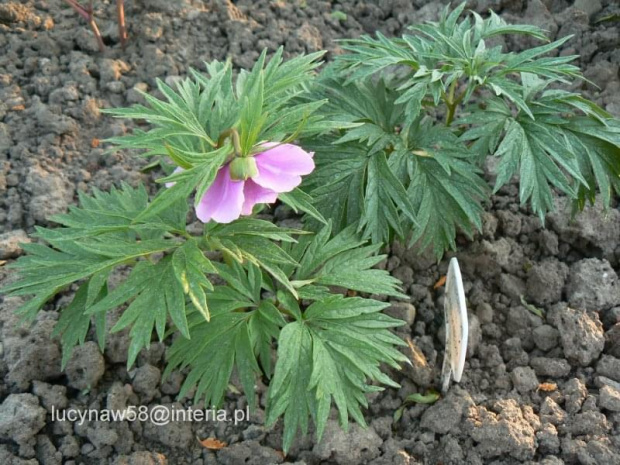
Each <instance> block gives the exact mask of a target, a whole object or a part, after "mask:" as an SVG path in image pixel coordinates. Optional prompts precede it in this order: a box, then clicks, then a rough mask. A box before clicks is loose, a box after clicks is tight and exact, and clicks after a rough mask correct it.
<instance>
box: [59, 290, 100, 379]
mask: <svg viewBox="0 0 620 465" xmlns="http://www.w3.org/2000/svg"><path fill="white" fill-rule="evenodd" d="M91 284H92V278H91V280H90V281H89V282H86V283H84V284H82V285H81V286H80V288H79V289H78V291H77V292H76V294H75V296H74V297H73V300H72V301H71V303H70V304H69V305H68V306H67V307H65V308H64V309H63V310H62V312H61V314H60V318H59V319H58V323H56V325H55V326H54V331H53V332H52V337H57V336H60V343H61V345H62V363H61V365H62V369H63V370H64V369H65V367H66V366H67V362H68V361H69V359H70V358H71V354H72V353H73V348H74V347H75V346H76V345H78V344H84V341H85V340H86V335H87V333H88V329H89V328H90V323H91V321H90V320H91V316H90V315H85V313H84V312H85V310H86V308H87V306H88V302H87V299H88V293H89V287H90V286H91ZM106 292H107V289H106V287H105V286H101V287H100V289H99V291H98V292H97V295H96V296H95V299H101V298H102V297H104V296H105V294H106Z"/></svg>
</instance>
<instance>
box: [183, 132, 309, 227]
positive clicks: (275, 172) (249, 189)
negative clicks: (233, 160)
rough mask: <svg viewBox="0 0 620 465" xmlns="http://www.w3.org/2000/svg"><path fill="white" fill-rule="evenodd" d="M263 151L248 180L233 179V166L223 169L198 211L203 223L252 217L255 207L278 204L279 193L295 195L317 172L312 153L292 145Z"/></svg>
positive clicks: (255, 157)
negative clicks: (302, 183)
mask: <svg viewBox="0 0 620 465" xmlns="http://www.w3.org/2000/svg"><path fill="white" fill-rule="evenodd" d="M263 147H265V148H267V150H265V151H264V152H261V153H258V154H256V155H254V157H253V158H254V161H255V162H256V168H257V173H255V174H253V175H252V176H251V177H248V178H247V179H245V180H234V179H232V177H231V173H230V163H228V164H226V165H224V166H223V167H222V168H220V170H219V171H218V173H217V175H216V176H215V180H214V181H213V184H211V186H209V189H207V191H206V192H205V194H204V195H203V197H202V199H200V203H199V204H198V206H197V207H196V216H197V217H198V219H199V220H200V221H202V222H203V223H207V222H209V221H210V220H213V221H216V222H218V223H230V222H231V221H233V220H236V219H237V218H239V217H240V216H241V215H249V214H251V213H252V209H253V208H254V205H256V204H258V203H273V202H275V201H276V199H277V198H278V194H279V193H282V192H290V191H292V190H293V189H295V188H296V187H297V186H298V185H299V184H301V176H302V175H306V174H310V173H311V172H312V171H313V170H314V160H313V159H312V156H313V155H314V153H313V152H306V151H305V150H303V149H302V148H301V147H298V146H296V145H293V144H281V145H278V144H275V143H267V144H263ZM270 147H273V148H270ZM177 169H178V168H177Z"/></svg>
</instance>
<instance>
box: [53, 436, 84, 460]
mask: <svg viewBox="0 0 620 465" xmlns="http://www.w3.org/2000/svg"><path fill="white" fill-rule="evenodd" d="M58 450H59V451H60V453H61V454H62V455H63V456H64V457H66V458H69V457H77V456H78V455H79V454H80V444H79V443H78V441H77V439H75V436H63V438H62V439H61V440H60V447H59V448H58ZM65 463H66V462H65Z"/></svg>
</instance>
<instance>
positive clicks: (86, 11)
mask: <svg viewBox="0 0 620 465" xmlns="http://www.w3.org/2000/svg"><path fill="white" fill-rule="evenodd" d="M65 1H66V2H67V3H68V4H69V5H71V7H72V8H73V9H74V10H75V11H77V13H78V14H79V15H80V16H81V17H82V18H84V19H85V20H86V21H87V22H88V24H89V25H90V28H91V29H92V30H93V34H95V38H96V39H97V44H98V45H99V51H100V52H103V51H104V50H105V44H104V43H103V39H102V38H101V33H100V32H99V28H98V27H97V23H96V22H95V15H93V2H92V0H91V1H90V5H89V6H88V8H86V7H84V6H82V5H81V4H80V3H79V2H77V1H76V0H65Z"/></svg>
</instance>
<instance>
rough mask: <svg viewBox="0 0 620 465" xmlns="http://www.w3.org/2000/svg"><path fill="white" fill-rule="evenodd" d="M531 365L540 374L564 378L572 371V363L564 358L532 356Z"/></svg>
mask: <svg viewBox="0 0 620 465" xmlns="http://www.w3.org/2000/svg"><path fill="white" fill-rule="evenodd" d="M530 366H531V367H532V368H534V371H535V372H536V374H537V375H538V376H550V377H552V378H563V377H565V376H566V375H568V374H569V373H570V369H571V368H570V364H569V363H568V362H567V361H566V360H564V359H563V358H549V357H532V358H531V359H530Z"/></svg>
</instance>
